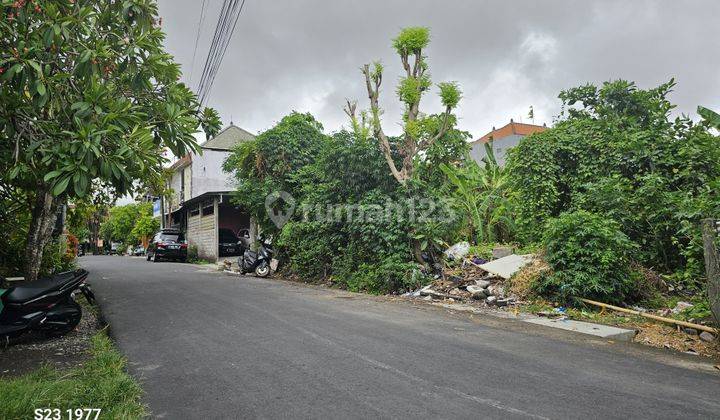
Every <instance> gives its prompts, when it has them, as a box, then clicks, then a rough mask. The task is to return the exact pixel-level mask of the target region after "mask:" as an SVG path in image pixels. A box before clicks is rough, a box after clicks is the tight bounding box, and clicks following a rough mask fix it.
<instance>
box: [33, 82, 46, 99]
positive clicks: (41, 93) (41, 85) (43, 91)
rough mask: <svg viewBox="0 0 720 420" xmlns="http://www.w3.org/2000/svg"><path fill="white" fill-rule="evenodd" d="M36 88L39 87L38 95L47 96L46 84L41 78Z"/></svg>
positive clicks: (36, 83)
mask: <svg viewBox="0 0 720 420" xmlns="http://www.w3.org/2000/svg"><path fill="white" fill-rule="evenodd" d="M35 89H37V93H38V95H40V96H45V85H44V84H43V82H41V81H40V80H38V81H37V82H35Z"/></svg>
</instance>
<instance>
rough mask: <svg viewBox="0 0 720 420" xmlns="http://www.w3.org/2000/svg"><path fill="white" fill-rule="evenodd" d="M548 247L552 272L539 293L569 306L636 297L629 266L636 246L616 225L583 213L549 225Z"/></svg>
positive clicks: (544, 278) (566, 215) (541, 283)
mask: <svg viewBox="0 0 720 420" xmlns="http://www.w3.org/2000/svg"><path fill="white" fill-rule="evenodd" d="M543 243H544V245H545V249H546V260H547V262H548V264H549V265H550V267H551V268H552V269H553V271H552V272H551V273H549V274H545V275H544V276H542V277H541V278H540V280H539V282H538V283H536V284H535V286H534V287H535V290H536V291H537V292H538V293H540V294H541V295H544V296H546V297H549V298H551V299H554V300H557V301H559V302H562V303H569V302H571V301H572V298H573V297H583V298H587V299H596V300H600V301H603V302H610V303H620V302H622V301H623V300H624V299H625V298H626V296H629V295H630V294H631V293H633V292H634V290H633V289H634V287H635V282H634V277H635V274H633V273H632V272H631V269H630V262H631V260H632V257H633V255H634V253H635V252H636V251H637V245H636V244H634V243H633V242H632V241H630V239H628V237H627V236H626V235H625V234H624V233H622V232H621V231H620V225H619V224H618V223H617V222H615V221H614V220H612V219H610V218H608V217H606V216H600V215H597V214H593V213H589V212H587V211H584V210H578V211H575V212H571V213H564V214H562V215H561V216H560V217H558V218H556V219H552V220H550V221H549V222H548V223H547V225H546V227H545V234H544V237H543Z"/></svg>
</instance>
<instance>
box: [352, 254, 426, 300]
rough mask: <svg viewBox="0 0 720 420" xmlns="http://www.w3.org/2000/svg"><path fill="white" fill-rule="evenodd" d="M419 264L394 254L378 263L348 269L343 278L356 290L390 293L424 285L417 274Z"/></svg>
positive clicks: (363, 264)
mask: <svg viewBox="0 0 720 420" xmlns="http://www.w3.org/2000/svg"><path fill="white" fill-rule="evenodd" d="M418 272H419V271H418V265H417V264H415V263H409V262H407V261H406V260H405V259H403V258H402V257H401V256H399V255H393V256H391V257H389V258H386V259H384V260H381V261H379V262H378V263H362V264H360V265H359V266H356V267H354V269H353V270H352V271H350V270H348V271H347V274H346V276H347V277H345V278H344V279H343V280H344V283H345V285H347V288H348V289H350V290H352V291H354V292H370V293H389V292H393V291H399V292H402V291H406V290H412V289H416V288H418V287H420V286H422V283H423V281H422V279H420V278H419V277H418V275H417V273H418Z"/></svg>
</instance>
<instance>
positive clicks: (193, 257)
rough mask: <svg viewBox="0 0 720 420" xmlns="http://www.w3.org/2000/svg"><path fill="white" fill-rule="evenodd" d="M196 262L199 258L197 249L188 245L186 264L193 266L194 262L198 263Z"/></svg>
mask: <svg viewBox="0 0 720 420" xmlns="http://www.w3.org/2000/svg"><path fill="white" fill-rule="evenodd" d="M198 261H199V257H198V247H197V245H190V246H188V251H187V262H189V263H192V264H194V263H196V262H198Z"/></svg>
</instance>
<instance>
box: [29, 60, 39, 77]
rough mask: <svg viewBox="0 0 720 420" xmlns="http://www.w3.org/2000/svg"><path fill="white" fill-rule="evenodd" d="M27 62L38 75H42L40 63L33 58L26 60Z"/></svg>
mask: <svg viewBox="0 0 720 420" xmlns="http://www.w3.org/2000/svg"><path fill="white" fill-rule="evenodd" d="M28 64H30V67H32V68H34V69H35V71H36V72H37V74H38V76H42V67H40V64H38V62H37V61H35V60H28Z"/></svg>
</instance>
